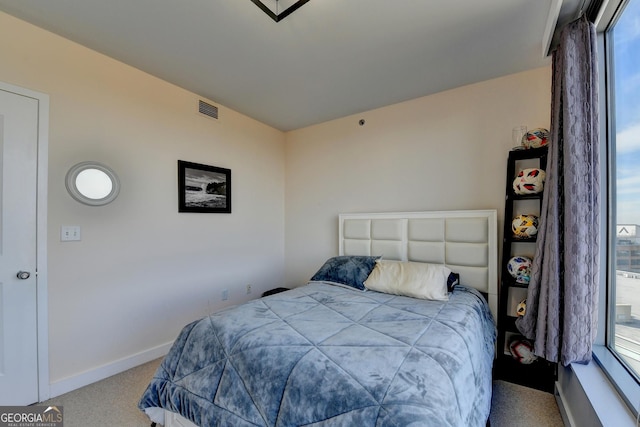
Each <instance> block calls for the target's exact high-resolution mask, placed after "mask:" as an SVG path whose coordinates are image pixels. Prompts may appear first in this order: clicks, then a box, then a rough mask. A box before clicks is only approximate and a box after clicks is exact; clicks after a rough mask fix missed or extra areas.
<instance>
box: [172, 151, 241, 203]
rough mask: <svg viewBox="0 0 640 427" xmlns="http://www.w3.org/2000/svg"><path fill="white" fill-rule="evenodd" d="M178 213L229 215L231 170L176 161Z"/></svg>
mask: <svg viewBox="0 0 640 427" xmlns="http://www.w3.org/2000/svg"><path fill="white" fill-rule="evenodd" d="M178 212H203V213H231V169H225V168H219V167H217V166H209V165H203V164H200V163H193V162H187V161H184V160H178Z"/></svg>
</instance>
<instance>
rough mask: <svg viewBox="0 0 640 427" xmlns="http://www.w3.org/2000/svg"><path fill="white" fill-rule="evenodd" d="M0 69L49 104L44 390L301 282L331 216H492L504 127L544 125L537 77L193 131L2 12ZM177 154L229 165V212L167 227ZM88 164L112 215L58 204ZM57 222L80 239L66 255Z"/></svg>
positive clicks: (157, 94)
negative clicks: (111, 196)
mask: <svg viewBox="0 0 640 427" xmlns="http://www.w3.org/2000/svg"><path fill="white" fill-rule="evenodd" d="M0 58H2V62H1V63H0V80H1V81H4V82H7V83H11V84H15V85H19V86H23V87H26V88H29V89H32V90H36V91H40V92H43V93H46V94H48V95H50V100H51V105H50V107H51V113H50V122H51V127H50V145H49V152H50V154H49V198H48V200H49V211H48V220H49V232H48V239H49V242H48V254H49V325H50V340H49V341H50V368H51V382H52V383H54V384H56V383H66V384H74V382H73V378H74V377H78V376H80V377H81V376H82V375H84V372H86V371H92V370H96V369H98V370H99V368H100V367H101V366H103V365H110V364H111V365H113V364H114V363H116V364H117V362H118V361H119V360H121V359H127V358H131V357H132V356H135V355H137V354H140V353H142V354H144V353H145V352H146V351H148V350H149V349H153V348H156V347H157V346H162V345H163V344H165V343H167V342H170V341H171V340H173V339H174V338H175V336H176V335H177V333H178V331H179V329H180V328H181V327H182V326H183V325H184V324H185V323H187V322H188V321H190V320H192V319H195V318H198V317H201V316H203V315H204V314H206V313H207V312H209V311H211V310H213V309H216V308H219V307H222V306H223V305H225V304H233V303H237V302H241V301H243V300H246V299H248V298H249V296H246V295H245V286H246V284H248V283H251V284H252V285H253V294H252V295H251V297H257V296H258V295H259V294H260V293H261V292H262V291H263V290H266V289H269V288H272V287H276V286H282V285H283V284H287V285H289V286H296V285H300V284H303V283H305V282H306V280H308V278H309V277H310V276H311V275H312V274H313V273H314V272H315V271H316V270H317V268H318V267H319V266H320V265H321V264H322V262H323V261H324V260H325V259H326V258H328V257H330V256H332V255H335V254H336V252H337V215H338V214H339V213H341V212H365V211H416V210H444V209H447V210H448V209H486V208H493V209H497V210H498V215H499V218H500V220H501V221H502V212H503V209H504V187H505V176H504V173H505V166H506V159H507V152H508V151H509V149H510V148H511V146H512V145H513V143H512V141H511V129H512V127H513V126H515V125H519V124H525V125H527V126H529V127H530V128H531V127H537V126H543V127H548V124H549V123H548V122H549V108H550V93H549V92H550V91H549V87H550V69H549V68H542V69H537V70H532V71H529V72H524V73H520V74H516V75H511V76H507V77H503V78H499V79H495V80H491V81H487V82H483V83H479V84H475V85H470V86H465V87H461V88H458V89H454V90H450V91H447V92H442V93H439V94H436V95H432V96H428V97H423V98H419V99H415V100H412V101H408V102H404V103H401V104H396V105H391V106H388V107H384V108H381V109H378V110H373V111H369V112H365V113H363V114H359V115H355V116H350V117H345V118H342V119H338V120H334V121H331V122H327V123H323V124H319V125H316V126H311V127H308V128H305V129H300V130H297V131H293V132H289V133H287V134H286V135H285V134H283V133H281V132H279V131H277V130H275V129H273V128H270V127H268V126H265V125H263V124H261V123H259V122H257V121H255V120H252V119H251V118H248V117H246V116H243V115H241V114H238V113H236V112H234V111H231V110H229V109H226V108H225V107H224V106H220V120H219V121H218V122H215V121H212V120H210V119H207V118H203V117H201V116H199V115H198V114H197V113H196V112H195V111H196V110H195V109H196V106H197V101H198V99H199V97H198V96H197V95H195V94H193V93H190V92H187V91H185V90H182V89H180V88H178V87H176V86H174V85H171V84H169V83H166V82H164V81H162V80H159V79H156V78H154V77H152V76H150V75H148V74H145V73H143V72H141V71H139V70H136V69H134V68H131V67H129V66H127V65H124V64H122V63H119V62H117V61H115V60H113V59H110V58H108V57H106V56H104V55H101V54H98V53H96V52H94V51H91V50H88V49H86V48H84V47H81V46H79V45H77V44H75V43H72V42H69V41H67V40H65V39H62V38H60V37H57V36H55V35H52V34H51V33H48V32H46V31H43V30H40V29H38V28H36V27H33V26H31V25H29V24H26V23H24V22H22V21H19V20H16V19H14V18H12V17H10V16H8V15H6V14H3V13H0ZM214 101H215V100H214ZM214 103H215V102H214ZM359 119H365V120H366V124H365V125H364V126H359V125H358V120H359ZM178 159H181V160H189V161H194V162H200V163H206V164H213V165H217V166H221V167H226V168H230V169H232V173H233V180H232V181H233V214H231V215H223V214H215V215H214V214H178V213H177V188H176V186H177V185H176V175H177V165H176V164H177V160H178ZM84 160H96V161H100V162H103V163H106V164H108V165H110V166H111V167H113V168H114V169H115V170H116V171H117V173H118V174H119V176H120V178H121V181H122V191H121V193H120V196H119V197H118V199H117V200H116V201H115V202H113V203H112V204H111V205H108V206H105V207H100V208H95V207H88V206H84V205H81V204H79V203H77V202H75V201H74V200H73V199H71V197H70V196H69V195H68V194H67V193H66V191H65V188H64V176H65V174H66V171H67V170H68V169H69V167H71V166H72V165H74V164H75V163H77V162H80V161H84ZM285 194H286V198H285ZM61 225H80V226H81V227H82V237H83V240H82V241H81V242H77V243H61V242H60V238H59V233H60V226H61ZM500 228H501V227H500ZM285 259H286V266H285ZM285 267H286V268H285ZM223 289H228V290H229V292H230V300H229V301H228V302H227V303H223V302H222V301H221V293H222V290H223ZM69 378H71V381H69ZM58 389H59V388H58Z"/></svg>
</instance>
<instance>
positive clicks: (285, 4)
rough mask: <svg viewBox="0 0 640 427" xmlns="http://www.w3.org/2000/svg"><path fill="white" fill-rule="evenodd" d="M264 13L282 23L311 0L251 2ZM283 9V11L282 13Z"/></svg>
mask: <svg viewBox="0 0 640 427" xmlns="http://www.w3.org/2000/svg"><path fill="white" fill-rule="evenodd" d="M251 1H252V2H253V3H254V4H255V5H256V6H258V7H259V8H260V9H262V11H263V12H264V13H266V14H267V15H269V16H270V17H271V19H273V20H274V21H276V22H280V21H281V20H283V19H284V18H286V17H287V16H289V15H291V13H293V12H295V11H296V10H298V9H299V8H300V7H301V6H302V5H304V4H305V3H307V2H308V1H309V0H262V1H261V0H251ZM281 9H282V11H281Z"/></svg>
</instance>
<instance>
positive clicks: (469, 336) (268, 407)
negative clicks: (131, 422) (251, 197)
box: [139, 283, 495, 427]
mask: <svg viewBox="0 0 640 427" xmlns="http://www.w3.org/2000/svg"><path fill="white" fill-rule="evenodd" d="M494 345H495V325H494V323H493V319H492V317H491V313H490V312H489V309H488V306H487V304H486V302H485V301H484V299H483V298H482V296H481V295H480V294H479V293H478V292H476V291H475V290H473V289H467V288H464V287H461V286H458V287H456V288H455V289H454V292H453V293H452V294H451V297H450V299H449V301H424V300H418V299H414V298H408V297H402V296H394V295H387V294H382V293H377V292H373V291H368V292H360V291H355V290H351V289H344V288H341V287H338V286H332V285H328V284H320V283H310V284H308V285H306V286H303V287H300V288H296V289H294V290H291V291H288V292H284V293H280V294H276V295H272V296H269V297H266V298H261V299H257V300H253V301H250V302H248V303H246V304H243V305H240V306H237V307H233V308H229V309H226V310H223V311H220V312H217V313H215V314H212V315H211V316H209V317H206V318H204V319H201V320H199V321H196V322H194V323H191V324H189V325H187V326H185V327H184V329H183V330H182V332H181V333H180V335H179V336H178V338H177V339H176V341H175V343H174V345H173V347H172V348H171V350H170V351H169V353H168V354H167V356H166V358H165V359H164V360H163V362H162V364H161V365H160V367H159V368H158V370H157V372H156V374H155V376H154V378H153V380H152V381H151V383H150V384H149V386H148V388H147V389H146V391H145V392H144V394H143V396H142V399H141V401H140V403H139V407H140V409H142V410H146V409H148V408H164V409H167V410H169V411H172V412H177V413H179V414H181V415H182V416H184V417H185V418H187V419H189V420H191V421H192V422H194V423H195V424H197V425H199V426H202V427H204V426H307V425H313V426H409V425H414V426H465V427H467V426H484V425H485V424H486V420H487V418H488V416H489V409H490V404H491V368H492V363H493V357H494Z"/></svg>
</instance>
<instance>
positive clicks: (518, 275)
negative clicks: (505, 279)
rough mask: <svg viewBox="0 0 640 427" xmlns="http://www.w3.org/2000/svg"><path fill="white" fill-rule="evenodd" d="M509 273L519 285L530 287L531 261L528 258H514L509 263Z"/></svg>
mask: <svg viewBox="0 0 640 427" xmlns="http://www.w3.org/2000/svg"><path fill="white" fill-rule="evenodd" d="M507 271H509V274H511V276H512V277H513V278H514V279H516V282H517V283H521V284H523V285H528V284H529V280H531V260H530V259H529V258H527V257H526V256H514V257H513V258H511V259H510V260H509V262H508V263H507Z"/></svg>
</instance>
